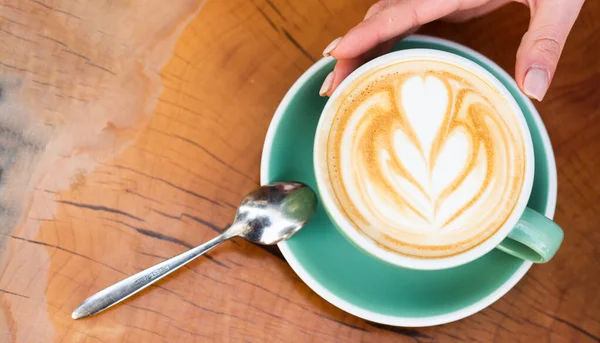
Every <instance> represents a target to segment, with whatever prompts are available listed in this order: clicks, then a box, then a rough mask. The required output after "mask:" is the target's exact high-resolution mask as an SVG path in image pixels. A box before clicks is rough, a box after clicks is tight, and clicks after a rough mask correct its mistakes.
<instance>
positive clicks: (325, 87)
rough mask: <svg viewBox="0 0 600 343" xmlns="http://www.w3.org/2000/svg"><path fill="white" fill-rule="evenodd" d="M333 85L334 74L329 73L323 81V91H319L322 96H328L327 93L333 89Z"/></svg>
mask: <svg viewBox="0 0 600 343" xmlns="http://www.w3.org/2000/svg"><path fill="white" fill-rule="evenodd" d="M332 85H333V72H331V73H329V75H327V77H326V78H325V81H323V85H322V86H321V90H320V91H319V95H320V96H327V92H329V90H330V89H331V86H332Z"/></svg>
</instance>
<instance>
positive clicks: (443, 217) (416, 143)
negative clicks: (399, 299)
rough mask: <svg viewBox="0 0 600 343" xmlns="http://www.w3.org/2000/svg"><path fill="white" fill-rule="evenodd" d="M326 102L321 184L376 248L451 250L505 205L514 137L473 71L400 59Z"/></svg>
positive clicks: (471, 242)
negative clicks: (328, 121)
mask: <svg viewBox="0 0 600 343" xmlns="http://www.w3.org/2000/svg"><path fill="white" fill-rule="evenodd" d="M335 101H336V103H335V104H334V106H332V107H330V110H331V111H335V115H333V122H332V125H331V129H330V131H329V133H328V139H327V149H326V154H327V158H326V160H327V166H326V169H327V174H328V176H329V181H330V186H331V188H332V190H333V193H334V194H335V198H336V202H337V205H338V207H339V208H340V210H341V211H342V212H343V213H344V214H345V215H346V217H347V218H348V219H349V220H350V221H351V222H352V223H353V225H354V227H355V228H356V229H358V230H359V231H361V232H362V233H363V234H365V235H366V236H368V237H370V238H371V239H372V240H373V241H374V242H376V243H377V244H379V245H380V246H382V247H384V248H386V249H387V250H391V251H394V252H397V253H400V254H403V255H408V256H414V257H421V258H441V257H447V256H452V255H456V254H459V253H461V252H464V251H466V250H469V249H471V248H473V247H475V246H477V245H478V244H480V243H482V242H483V241H485V240H486V239H487V238H489V237H490V236H491V235H493V234H494V233H495V232H496V231H497V230H498V229H499V228H500V227H501V226H502V224H503V223H504V222H505V221H506V219H507V218H508V216H509V215H510V213H511V212H512V210H513V208H514V207H515V205H516V203H517V200H518V198H519V194H520V191H521V187H522V184H523V180H524V173H525V146H524V141H523V137H522V134H521V132H520V126H519V123H518V121H517V118H516V115H515V114H514V113H513V111H512V110H511V108H510V106H509V104H508V103H507V102H506V101H505V100H504V98H503V97H502V96H501V95H500V93H499V92H498V91H497V90H495V89H494V88H493V87H492V86H490V85H489V84H488V83H486V82H485V81H484V80H482V79H480V78H479V77H478V76H476V75H474V74H472V73H471V72H469V71H467V70H464V69H462V68H460V67H458V66H456V65H453V64H448V63H445V62H441V61H434V60H427V61H424V60H418V61H406V62H400V63H397V64H393V65H391V66H387V67H385V68H381V69H378V70H375V71H373V72H371V73H369V74H368V75H365V76H363V77H362V78H358V79H356V80H354V81H353V82H352V83H351V84H350V85H348V86H347V87H345V91H343V92H342V93H341V94H340V96H338V97H337V98H336V100H335ZM325 115H326V114H325Z"/></svg>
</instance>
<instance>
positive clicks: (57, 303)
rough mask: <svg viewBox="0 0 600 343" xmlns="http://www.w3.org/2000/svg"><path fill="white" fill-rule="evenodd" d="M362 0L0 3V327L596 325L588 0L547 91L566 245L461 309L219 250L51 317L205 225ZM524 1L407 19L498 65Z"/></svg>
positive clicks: (25, 336)
mask: <svg viewBox="0 0 600 343" xmlns="http://www.w3.org/2000/svg"><path fill="white" fill-rule="evenodd" d="M371 3H372V1H366V0H327V1H325V0H302V1H300V0H297V1H296V0H209V1H207V2H204V1H199V0H173V1H161V0H146V1H145V0H127V1H116V0H113V1H111V0H98V1H82V0H2V1H0V168H1V169H0V177H1V180H0V224H1V225H0V234H1V235H0V246H1V249H0V341H1V342H89V343H92V342H106V343H111V342H136V343H137V342H454V341H478V342H514V341H526V342H595V341H599V340H600V291H599V290H600V266H599V262H598V261H599V260H600V250H599V248H598V247H599V246H600V230H599V225H600V178H598V171H600V158H599V156H600V139H599V137H600V83H599V81H598V80H599V79H600V58H599V56H600V53H599V50H598V47H599V46H600V1H597V0H590V1H587V2H586V4H585V6H584V9H583V11H582V13H581V15H580V18H579V19H578V21H577V23H576V24H575V27H574V29H573V32H572V34H571V36H570V39H569V41H568V43H567V46H566V49H565V51H564V54H563V57H562V59H561V63H560V66H559V69H558V72H557V74H556V77H555V80H554V83H553V84H552V87H551V89H550V91H549V93H548V94H547V97H546V99H545V100H544V101H543V102H542V103H539V104H536V105H537V107H538V109H539V111H540V113H541V115H542V117H543V119H544V122H545V123H546V125H547V128H548V131H549V134H550V137H551V139H552V142H553V145H554V148H555V152H556V159H557V164H558V179H559V195H558V208H557V211H556V221H557V222H558V223H559V224H560V225H561V226H562V227H563V228H564V229H565V231H566V235H565V241H564V244H563V246H562V248H561V250H560V251H559V252H558V254H557V256H556V257H555V259H554V260H553V261H552V262H550V263H548V264H545V265H536V266H534V267H533V268H532V269H531V270H530V272H529V273H528V274H527V275H526V276H525V277H524V278H523V280H522V281H520V282H519V283H518V285H517V286H516V287H515V288H514V289H513V290H511V291H510V292H509V293H508V294H507V295H505V296H504V297H503V298H502V299H501V300H499V301H497V302H496V303H494V304H493V305H492V306H491V307H489V308H487V309H485V310H483V311H482V312H480V313H478V314H476V315H473V316H471V317H468V318H466V319H464V320H461V321H458V322H455V323H451V324H447V325H442V326H438V327H432V328H419V329H408V328H396V327H389V326H384V325H378V324H374V323H370V322H367V321H364V320H362V319H359V318H356V317H353V316H351V315H349V314H346V313H344V312H343V311H341V310H339V309H337V308H335V307H334V306H332V305H330V304H329V303H327V302H325V301H324V300H323V299H321V298H320V297H319V296H317V295H316V294H315V293H313V292H312V291H311V290H310V289H309V288H308V287H307V286H306V285H305V284H304V283H302V281H301V280H300V279H299V278H298V277H297V276H296V275H295V274H294V272H293V271H292V270H291V269H290V267H289V266H288V265H287V263H286V262H285V260H283V259H282V257H281V255H280V254H279V252H278V251H277V249H276V248H275V249H263V248H261V247H258V246H255V245H252V244H250V243H247V242H244V241H236V242H229V243H226V244H225V245H224V246H222V247H220V248H219V249H217V250H215V251H213V252H211V253H210V254H208V255H206V256H205V257H203V258H200V259H199V260H197V261H194V262H193V263H191V264H189V266H187V267H185V268H183V269H182V270H180V271H178V272H176V273H174V274H173V275H171V276H169V277H167V278H166V279H164V280H163V281H161V282H160V283H158V284H157V285H155V286H153V287H151V288H149V289H148V290H147V291H145V292H144V293H143V294H142V295H141V296H135V297H133V298H131V299H130V300H127V301H126V302H124V303H123V304H120V305H118V306H115V307H114V308H111V309H110V310H108V311H106V312H104V313H102V314H101V315H98V316H95V317H92V318H89V319H86V320H80V321H73V320H71V317H70V313H71V311H72V310H73V309H74V308H75V307H76V305H78V304H79V303H80V302H81V301H82V300H83V299H85V298H86V297H88V296H89V295H91V294H92V293H94V292H96V291H97V290H99V289H101V288H104V287H106V286H108V285H110V284H112V283H114V282H116V281H118V280H120V279H122V278H123V277H125V276H126V275H129V274H132V273H134V272H136V271H139V270H141V269H143V268H145V267H148V266H150V265H152V264H155V263H157V262H158V261H160V260H162V259H163V258H166V257H169V256H171V255H174V254H177V253H180V252H182V251H184V250H186V249H187V248H189V247H191V246H194V245H197V244H199V243H202V242H204V241H206V240H208V239H210V238H212V237H214V236H215V235H217V234H218V233H219V232H221V231H222V230H223V229H224V228H225V227H227V225H228V224H229V223H230V221H231V220H232V218H233V215H234V213H235V207H236V205H237V203H238V202H239V201H240V200H241V198H242V197H243V196H244V194H245V193H247V192H248V191H249V190H251V189H253V188H254V187H256V186H257V185H258V183H259V165H260V157H261V148H262V144H263V139H264V137H265V133H266V130H267V127H268V125H269V122H270V120H271V117H272V115H273V112H274V110H275V108H276V106H277V104H278V103H279V101H280V100H281V98H282V97H283V95H284V94H285V92H286V91H287V89H288V88H289V87H290V86H291V84H292V83H293V82H294V81H295V80H296V78H297V77H298V76H299V75H300V74H301V73H302V72H303V71H304V70H306V69H307V68H308V67H309V66H310V65H311V64H312V63H314V62H315V61H316V60H318V59H319V58H320V54H321V51H322V49H323V48H324V47H325V46H326V45H327V43H329V42H330V41H331V40H332V39H334V38H336V37H338V36H340V35H342V34H343V33H345V32H346V31H347V30H348V29H349V28H350V27H352V26H353V25H354V24H355V23H357V22H358V21H359V20H360V19H361V18H362V16H363V15H364V13H365V11H366V10H367V8H368V7H369V6H370V5H371ZM528 17H529V13H528V11H527V9H526V8H525V7H523V6H520V5H516V4H514V5H509V6H507V7H504V8H502V9H500V10H498V11H496V12H494V13H493V14H491V15H488V16H486V17H485V18H480V19H477V20H474V21H471V22H469V23H466V24H445V23H434V24H431V25H428V26H426V27H425V28H423V30H422V32H423V33H426V34H431V35H436V36H440V37H444V38H448V39H451V40H454V41H457V42H459V43H462V44H465V45H467V46H469V47H472V48H474V49H476V50H478V51H480V52H481V53H483V54H484V55H486V56H488V57H490V58H491V59H492V60H494V61H496V62H497V63H498V64H499V65H500V66H502V67H503V68H505V69H506V70H507V71H509V72H510V73H513V72H514V64H515V52H516V49H517V46H518V44H519V42H520V39H521V36H522V34H523V33H524V32H525V30H526V29H527V24H528V19H529V18H528Z"/></svg>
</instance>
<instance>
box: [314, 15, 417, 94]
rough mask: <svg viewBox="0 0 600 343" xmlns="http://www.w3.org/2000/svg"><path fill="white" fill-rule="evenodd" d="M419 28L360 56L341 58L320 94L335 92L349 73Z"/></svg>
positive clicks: (324, 83)
mask: <svg viewBox="0 0 600 343" xmlns="http://www.w3.org/2000/svg"><path fill="white" fill-rule="evenodd" d="M417 29H418V27H417V28H414V29H412V30H410V31H408V32H406V33H405V34H403V35H401V36H398V37H395V38H393V39H390V40H389V41H387V42H383V43H381V44H379V45H378V46H377V47H375V48H374V49H371V50H369V51H368V52H366V53H364V54H362V55H361V56H359V57H356V58H351V59H347V60H339V61H338V62H337V63H336V65H335V68H334V70H333V71H332V72H331V73H330V74H329V75H328V76H327V78H326V79H325V81H324V82H323V86H321V90H320V91H319V94H320V95H321V96H330V95H331V94H332V93H333V91H335V89H336V88H337V87H338V86H339V85H340V83H342V81H344V79H345V78H346V77H347V76H348V75H350V74H351V73H352V72H353V71H354V70H356V69H357V68H358V67H360V66H361V65H363V64H364V63H365V62H367V61H369V60H371V59H373V58H375V57H378V56H381V55H383V54H385V53H387V52H389V51H390V50H391V49H392V47H393V46H394V45H395V44H396V43H398V42H399V41H400V40H402V39H404V38H405V37H406V36H409V35H411V34H413V33H415V32H416V31H417Z"/></svg>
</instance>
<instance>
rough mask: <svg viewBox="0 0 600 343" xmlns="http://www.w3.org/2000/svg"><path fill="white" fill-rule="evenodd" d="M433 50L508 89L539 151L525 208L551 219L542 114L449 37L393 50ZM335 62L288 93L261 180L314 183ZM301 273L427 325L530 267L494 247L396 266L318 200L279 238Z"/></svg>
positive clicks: (357, 310) (403, 322)
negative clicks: (359, 243) (450, 261)
mask: <svg viewBox="0 0 600 343" xmlns="http://www.w3.org/2000/svg"><path fill="white" fill-rule="evenodd" d="M410 48H429V49H439V50H444V51H449V52H452V53H455V54H458V55H461V56H463V57H466V58H469V59H471V60H473V61H475V62H477V63H479V64H481V65H482V66H483V67H485V68H486V69H488V70H489V71H490V72H491V73H492V74H494V75H495V76H496V77H497V78H498V79H499V80H500V81H501V82H502V83H504V85H505V86H506V87H507V88H508V89H509V91H510V92H511V93H512V95H513V96H514V97H515V99H516V100H517V102H518V103H519V106H520V107H521V109H522V111H523V113H524V114H525V117H526V119H527V124H528V125H529V128H530V131H531V136H532V138H533V143H534V151H535V170H536V173H535V178H534V184H533V191H532V194H531V198H530V199H529V203H528V206H529V207H531V208H533V209H535V210H537V211H538V212H540V213H543V214H545V215H546V216H547V217H549V218H552V217H553V215H554V209H555V205H556V192H557V188H556V165H555V161H554V154H553V152H552V147H551V144H550V140H549V138H548V134H547V132H546V129H545V127H544V124H543V123H542V121H541V119H540V116H539V114H538V113H537V111H536V110H535V108H534V107H533V105H532V103H531V101H529V99H527V98H526V97H525V96H524V95H523V94H522V93H521V92H520V91H519V90H518V88H517V86H516V84H515V82H514V80H513V79H512V78H511V77H510V76H509V75H508V74H507V73H506V72H504V71H503V70H502V69H501V68H500V67H498V66H497V65H496V64H494V63H493V62H491V61H490V60H489V59H487V58H485V57H484V56H482V55H481V54H479V53H477V52H475V51H473V50H471V49H468V48H466V47H464V46H461V45H458V44H456V43H452V42H449V41H446V40H441V39H437V38H431V37H425V36H419V35H415V36H411V37H409V38H407V39H405V40H404V41H402V42H400V43H399V44H398V45H396V46H395V49H396V50H400V49H410ZM334 65H335V61H334V60H333V59H331V58H324V59H322V60H320V61H319V62H317V63H316V64H314V65H313V66H312V67H311V68H309V69H308V70H307V71H306V72H305V73H304V74H303V75H302V76H301V77H300V78H299V79H298V80H297V81H296V83H295V84H294V85H293V86H292V88H291V89H290V90H289V91H288V93H287V94H286V96H285V97H284V99H283V100H282V102H281V104H280V105H279V107H278V109H277V112H276V113H275V116H274V117H273V120H272V122H271V125H270V127H269V131H268V133H267V137H266V140H265V146H264V150H263V157H262V165H261V182H262V183H263V184H264V183H268V182H271V181H280V180H296V181H301V182H304V183H306V184H308V185H310V186H311V187H313V189H316V182H315V177H314V172H313V139H314V136H315V130H316V127H317V122H318V119H319V116H320V114H321V111H322V109H323V107H324V106H325V103H326V101H327V99H326V98H321V97H319V88H320V87H321V84H322V82H323V80H324V79H325V77H326V76H327V74H328V73H329V72H330V71H331V70H333V66H334ZM279 248H280V249H281V251H282V253H283V255H284V256H285V258H286V260H287V261H288V263H289V264H290V266H291V267H292V268H293V269H294V271H295V272H296V273H297V274H298V276H299V277H300V278H301V279H302V280H303V281H304V282H305V283H306V284H307V285H308V286H309V287H310V288H312V289H313V290H314V291H315V292H316V293H317V294H319V295H320V296H321V297H323V298H324V299H325V300H327V301H329V302H330V303H332V304H333V305H335V306H337V307H339V308H341V309H342V310H344V311H346V312H349V313H351V314H353V315H356V316H358V317H361V318H364V319H367V320H370V321H373V322H377V323H382V324H388V325H397V326H430V325H438V324H443V323H447V322H451V321H455V320H458V319H461V318H464V317H466V316H469V315H471V314H473V313H476V312H478V311H480V310H482V309H483V308H485V307H487V306H489V305H490V304H492V303H493V302H494V301H496V300H498V299H499V298H500V297H501V296H502V295H504V294H505V293H506V292H508V291H509V290H510V289H511V288H512V287H513V286H514V285H515V284H516V283H517V282H518V281H519V280H520V279H521V278H522V277H523V276H524V275H525V273H526V272H527V271H528V270H529V268H530V267H531V265H532V264H531V262H525V261H523V260H520V259H518V258H515V257H512V256H510V255H507V254H505V253H503V252H501V251H498V250H493V251H492V252H490V253H488V254H487V255H485V256H483V257H481V258H479V259H477V260H475V261H473V262H471V263H468V264H465V265H462V266H460V267H456V268H452V269H447V270H440V271H418V270H409V269H402V268H399V267H395V266H392V265H389V264H386V263H383V262H380V261H379V260H376V259H375V258H372V257H370V256H368V255H366V254H364V253H362V252H361V251H359V250H357V248H355V247H354V246H353V245H352V244H351V243H349V242H348V241H347V240H346V239H345V238H344V237H343V236H342V235H341V234H340V233H339V232H338V231H337V230H336V228H335V227H334V226H333V224H332V223H331V222H330V220H329V218H328V217H327V214H326V213H325V211H324V210H323V208H322V207H321V206H320V207H319V208H318V210H317V213H316V215H315V217H314V219H312V220H311V222H310V223H309V224H308V225H307V227H306V228H304V229H302V231H300V232H299V233H298V234H296V235H295V236H293V237H292V238H291V239H289V240H288V241H285V242H283V243H280V244H279Z"/></svg>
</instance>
